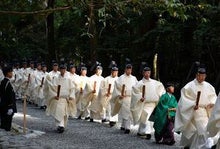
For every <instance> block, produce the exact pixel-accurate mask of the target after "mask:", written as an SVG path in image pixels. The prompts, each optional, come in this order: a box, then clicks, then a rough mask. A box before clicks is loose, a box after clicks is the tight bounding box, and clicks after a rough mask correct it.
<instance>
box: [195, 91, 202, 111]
mask: <svg viewBox="0 0 220 149" xmlns="http://www.w3.org/2000/svg"><path fill="white" fill-rule="evenodd" d="M200 95H201V91H198V92H197V97H196V106H195V107H194V110H197V109H198V108H199V100H200Z"/></svg>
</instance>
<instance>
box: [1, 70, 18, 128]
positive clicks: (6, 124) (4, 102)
mask: <svg viewBox="0 0 220 149" xmlns="http://www.w3.org/2000/svg"><path fill="white" fill-rule="evenodd" d="M2 71H3V74H4V77H5V78H4V79H3V80H2V81H1V84H0V99H1V100H0V113H1V126H0V127H1V128H2V129H5V130H6V131H10V130H11V124H12V117H13V115H14V113H16V112H17V109H16V100H15V92H14V89H13V87H12V85H11V82H10V80H9V79H10V78H12V68H11V67H4V68H3V69H2Z"/></svg>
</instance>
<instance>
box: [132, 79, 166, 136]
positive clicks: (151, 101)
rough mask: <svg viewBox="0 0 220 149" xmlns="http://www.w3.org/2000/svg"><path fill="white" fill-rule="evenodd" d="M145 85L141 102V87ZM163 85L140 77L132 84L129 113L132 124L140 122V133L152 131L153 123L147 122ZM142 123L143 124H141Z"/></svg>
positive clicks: (161, 93) (161, 92) (163, 90)
mask: <svg viewBox="0 0 220 149" xmlns="http://www.w3.org/2000/svg"><path fill="white" fill-rule="evenodd" d="M144 85H145V91H144V98H145V100H144V101H143V102H141V101H140V99H141V98H142V96H143V95H142V94H143V93H142V91H143V90H142V89H143V86H144ZM165 92H166V91H165V89H164V86H163V84H162V83H161V82H159V81H156V80H154V79H149V80H146V79H144V78H143V79H142V80H140V81H139V82H138V83H137V84H136V85H135V86H133V90H132V97H131V113H132V117H133V121H134V124H140V127H143V128H140V127H139V128H140V129H139V133H140V134H151V133H152V132H153V123H152V122H149V121H148V119H149V117H150V115H151V113H152V112H153V110H154V108H155V107H156V105H157V103H158V101H159V99H160V97H161V95H163V94H164V93H165ZM142 125H143V126H142Z"/></svg>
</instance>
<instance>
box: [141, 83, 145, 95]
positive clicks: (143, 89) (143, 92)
mask: <svg viewBox="0 0 220 149" xmlns="http://www.w3.org/2000/svg"><path fill="white" fill-rule="evenodd" d="M144 97H145V85H143V87H142V98H144Z"/></svg>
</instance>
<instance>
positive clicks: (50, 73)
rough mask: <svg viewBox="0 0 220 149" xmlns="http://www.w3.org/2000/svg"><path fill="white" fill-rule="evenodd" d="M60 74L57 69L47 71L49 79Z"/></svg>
mask: <svg viewBox="0 0 220 149" xmlns="http://www.w3.org/2000/svg"><path fill="white" fill-rule="evenodd" d="M59 75H60V72H59V71H53V70H52V71H50V72H49V76H50V77H51V79H53V78H54V77H58V76H59Z"/></svg>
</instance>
